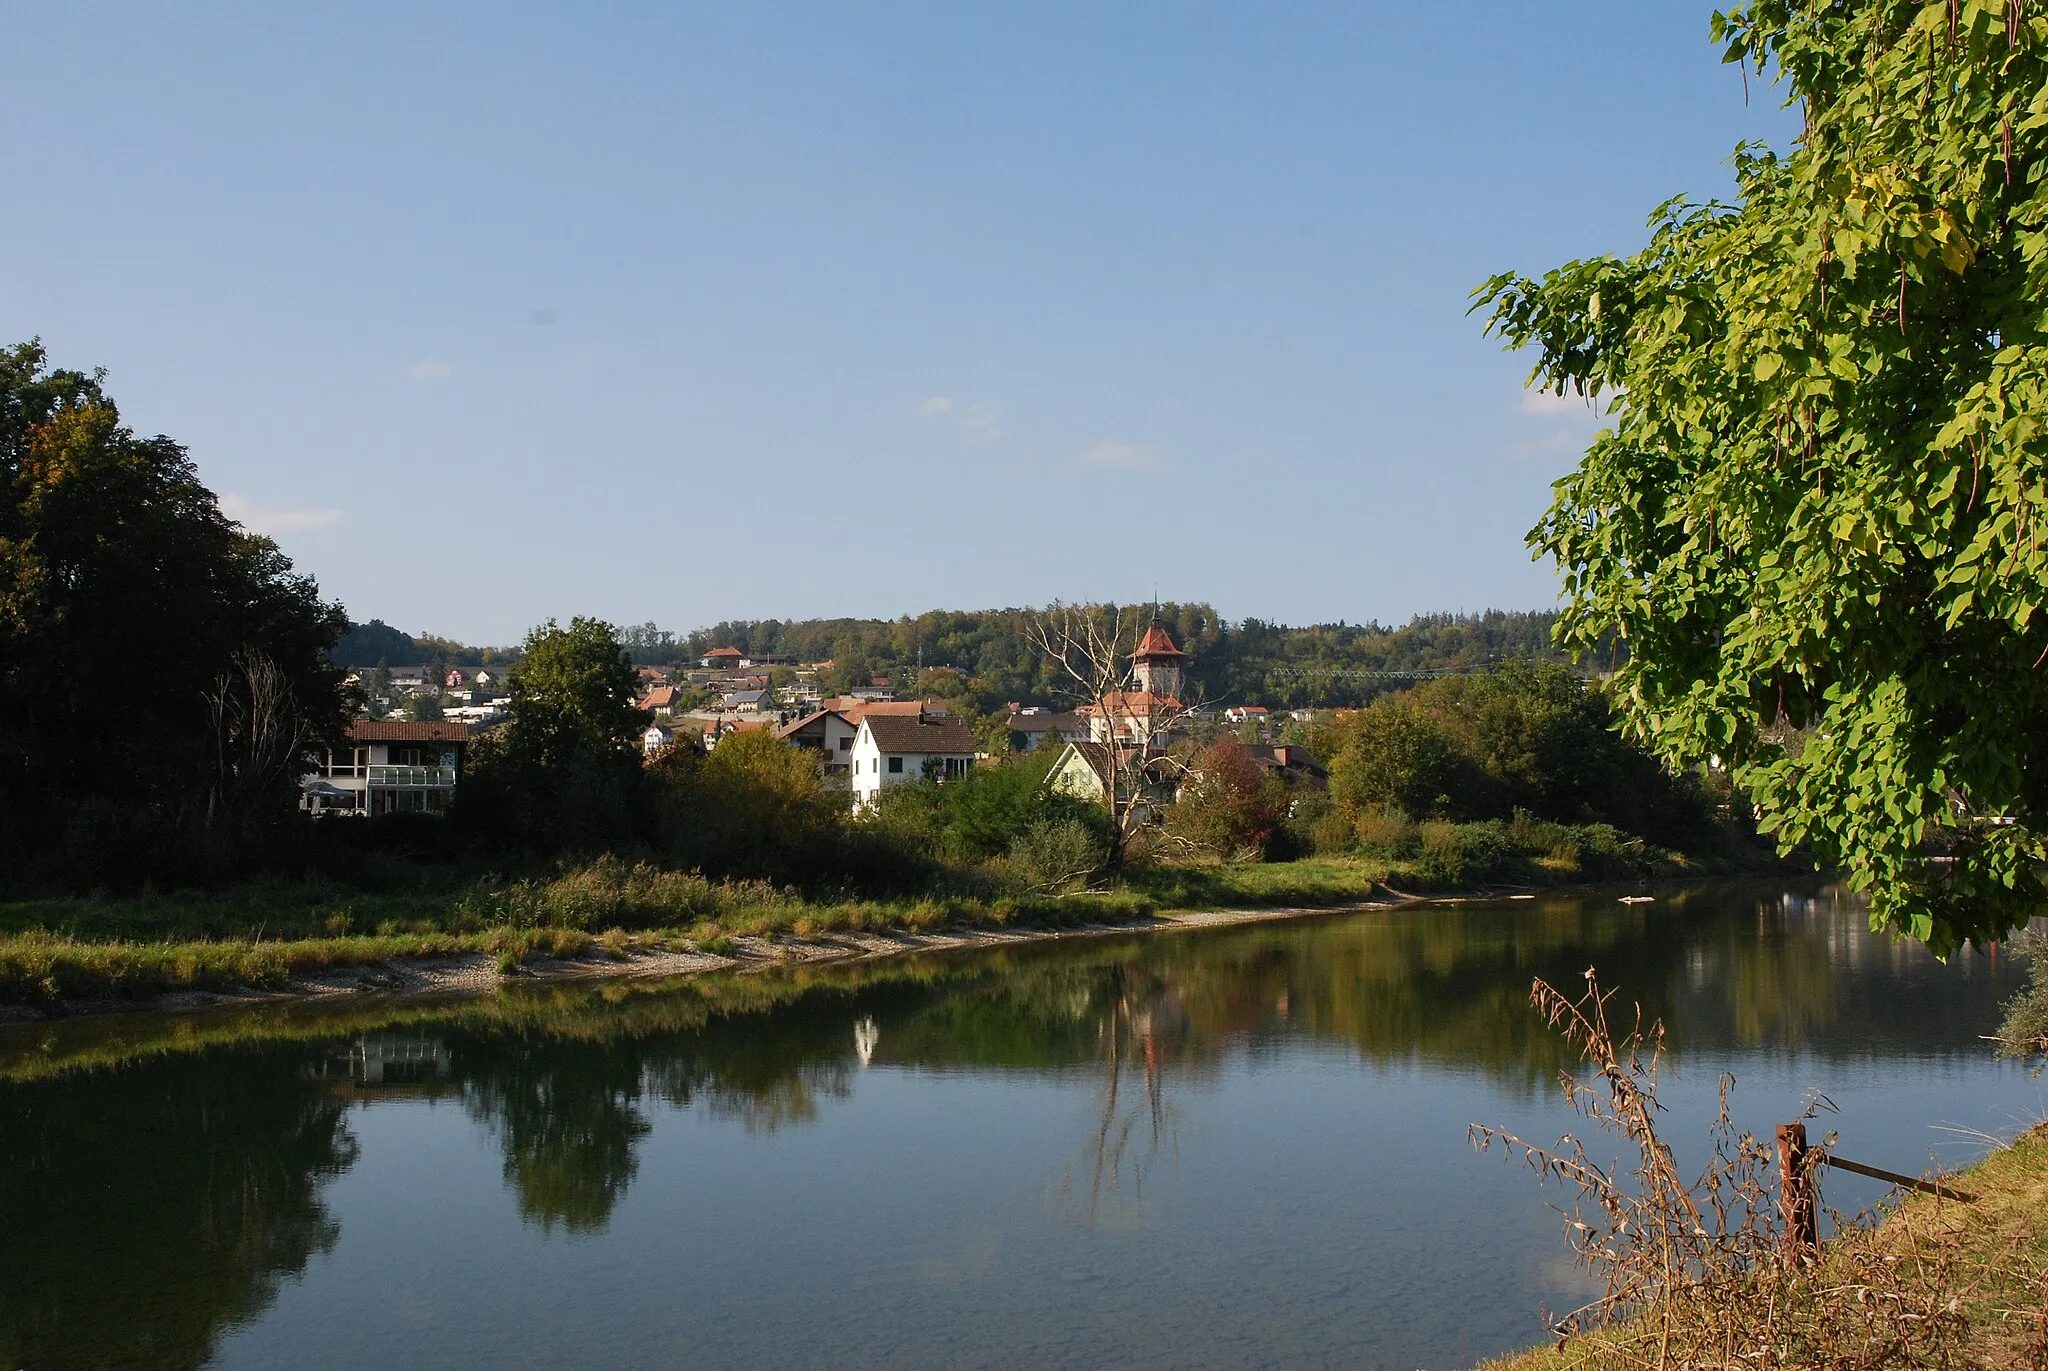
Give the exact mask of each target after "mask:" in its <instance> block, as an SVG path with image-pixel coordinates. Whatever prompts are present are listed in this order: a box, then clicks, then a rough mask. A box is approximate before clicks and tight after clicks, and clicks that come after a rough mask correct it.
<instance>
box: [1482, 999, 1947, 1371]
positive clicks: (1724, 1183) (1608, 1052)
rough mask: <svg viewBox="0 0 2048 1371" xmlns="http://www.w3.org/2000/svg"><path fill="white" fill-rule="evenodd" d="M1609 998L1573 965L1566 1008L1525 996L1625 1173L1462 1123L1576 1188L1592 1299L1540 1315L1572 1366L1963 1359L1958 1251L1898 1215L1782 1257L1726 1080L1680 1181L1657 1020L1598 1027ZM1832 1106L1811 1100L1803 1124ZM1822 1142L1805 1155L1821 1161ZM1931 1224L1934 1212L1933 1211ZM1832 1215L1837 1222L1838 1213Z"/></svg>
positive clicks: (1770, 1204) (1580, 1247)
mask: <svg viewBox="0 0 2048 1371" xmlns="http://www.w3.org/2000/svg"><path fill="white" fill-rule="evenodd" d="M1613 996H1614V992H1612V991H1605V992H1603V991H1602V990H1601V988H1600V983H1599V979H1598V977H1597V975H1596V974H1595V973H1594V972H1593V971H1592V970H1590V969H1589V970H1588V971H1587V972H1586V989H1585V993H1584V994H1583V995H1581V996H1580V997H1579V998H1577V999H1572V998H1570V997H1568V996H1566V995H1565V994H1563V993H1562V992H1560V991H1558V990H1557V989H1555V988H1554V987H1552V986H1550V985H1549V984H1547V983H1545V982H1543V981H1541V980H1539V981H1537V982H1536V983H1535V985H1534V987H1533V988H1532V990H1531V992H1530V999H1531V1001H1532V1002H1533V1003H1534V1004H1535V1006H1536V1007H1537V1009H1538V1010H1540V1011H1541V1012H1542V1013H1543V1015H1544V1017H1545V1019H1546V1021H1547V1022H1548V1023H1549V1025H1550V1026H1551V1027H1552V1028H1554V1029H1556V1030H1557V1031H1558V1032H1560V1033H1561V1034H1562V1035H1563V1036H1564V1038H1565V1040H1566V1041H1567V1042H1568V1043H1570V1044H1571V1045H1572V1046H1573V1047H1574V1048H1576V1049H1577V1050H1578V1052H1579V1053H1580V1055H1581V1057H1582V1058H1583V1059H1584V1060H1585V1061H1586V1062H1588V1063H1589V1064H1590V1065H1591V1066H1592V1068H1593V1072H1592V1075H1591V1076H1590V1077H1587V1078H1585V1079H1582V1078H1580V1077H1578V1076H1574V1075H1573V1074H1571V1073H1570V1072H1560V1073H1559V1080H1560V1083H1561V1084H1562V1085H1563V1087H1564V1091H1565V1097H1566V1099H1567V1100H1568V1101H1569V1102H1570V1103H1571V1106H1572V1108H1573V1109H1574V1111H1576V1112H1577V1113H1578V1114H1580V1115H1581V1116H1582V1117H1584V1118H1587V1119H1590V1120H1592V1121H1593V1123H1594V1124H1596V1125H1597V1126H1598V1127H1599V1129H1600V1130H1601V1131H1603V1132H1612V1133H1620V1134H1622V1135H1623V1136H1624V1137H1625V1138H1626V1139H1627V1140H1628V1142H1629V1144H1630V1146H1631V1148H1632V1149H1633V1152H1634V1159H1633V1165H1632V1166H1630V1167H1628V1168H1627V1169H1626V1170H1624V1168H1623V1166H1622V1164H1621V1163H1619V1162H1616V1163H1614V1164H1612V1165H1610V1166H1608V1167H1602V1166H1600V1165H1599V1164H1598V1163H1596V1162H1594V1161H1593V1160H1592V1159H1591V1158H1590V1157H1589V1156H1588V1155H1587V1152H1586V1148H1585V1145H1584V1144H1583V1143H1582V1142H1581V1141H1580V1139H1579V1138H1577V1137H1576V1136H1574V1135H1572V1134H1570V1133H1567V1134H1565V1135H1564V1136H1563V1137H1562V1138H1560V1139H1559V1140H1558V1142H1557V1143H1556V1144H1555V1145H1554V1146H1552V1147H1547V1148H1546V1147H1539V1146H1536V1145H1535V1144H1532V1143H1529V1142H1526V1141H1524V1140H1523V1139H1521V1138H1519V1137H1516V1136H1515V1135H1514V1134H1512V1133H1508V1132H1506V1131H1504V1130H1501V1129H1496V1128H1490V1127H1486V1126H1484V1125H1474V1126H1473V1127H1472V1128H1471V1130H1470V1134H1471V1138H1472V1141H1473V1143H1474V1145H1475V1146H1476V1147H1478V1148H1479V1150H1481V1151H1487V1150H1490V1149H1491V1147H1492V1146H1493V1144H1495V1143H1499V1144H1500V1145H1501V1146H1502V1148H1503V1149H1504V1150H1505V1152H1506V1153H1507V1154H1508V1155H1509V1156H1519V1157H1520V1158H1522V1160H1523V1161H1525V1162H1526V1163H1527V1164H1528V1166H1529V1167H1530V1169H1531V1170H1533V1171H1534V1172H1535V1173H1536V1174H1537V1176H1538V1177H1539V1178H1540V1179H1541V1180H1543V1181H1545V1182H1548V1181H1550V1180H1553V1179H1554V1180H1556V1181H1559V1182H1561V1183H1562V1184H1564V1185H1566V1186H1568V1187H1570V1188H1572V1189H1573V1190H1574V1191H1575V1192H1576V1195H1575V1199H1574V1202H1573V1203H1572V1205H1571V1207H1570V1208H1569V1209H1566V1208H1563V1207H1561V1206H1560V1207H1558V1209H1559V1212H1560V1213H1561V1214H1563V1216H1564V1219H1565V1233H1566V1238H1567V1240H1568V1241H1569V1242H1570V1243H1571V1245H1572V1248H1573V1251H1574V1252H1575V1254H1576V1255H1577V1258H1578V1261H1579V1264H1580V1265H1581V1266H1582V1267H1583V1268H1586V1269H1588V1270H1591V1271H1593V1272H1595V1273H1596V1274H1598V1275H1600V1276H1601V1277H1602V1278H1603V1279H1604V1283H1605V1286H1606V1291H1605V1293H1604V1294H1603V1295H1601V1297H1600V1298H1598V1299H1596V1300H1594V1301H1592V1302H1591V1303H1589V1304H1587V1305H1585V1306H1583V1307H1581V1308H1579V1309H1577V1310H1574V1311H1573V1312H1572V1313H1570V1314H1567V1315H1565V1316H1564V1317H1563V1318H1559V1319H1555V1320H1553V1321H1552V1325H1551V1326H1552V1329H1553V1331H1554V1332H1556V1333H1557V1335H1558V1338H1559V1344H1558V1345H1559V1348H1560V1349H1561V1350H1562V1349H1565V1348H1571V1349H1573V1350H1574V1351H1575V1352H1576V1353H1578V1355H1576V1356H1573V1357H1571V1358H1570V1359H1569V1360H1570V1364H1573V1365H1591V1366H1617V1367H1645V1368H1649V1367H1654V1368H1657V1369H1658V1371H1666V1368H1730V1369H1731V1371H1732V1368H1738V1367H1739V1368H1743V1369H1744V1371H1754V1369H1755V1368H1773V1369H1775V1368H1785V1369H1786V1371H1790V1368H1795V1367H1796V1368H1810V1367H1827V1368H1837V1369H1839V1371H1878V1368H1890V1367H1906V1366H1911V1367H1928V1366H1943V1367H1945V1366H1959V1365H1963V1364H1964V1362H1963V1360H1962V1349H1963V1343H1964V1336H1965V1334H1966V1333H1967V1331H1968V1328H1967V1320H1966V1319H1965V1318H1964V1316H1963V1314H1962V1312H1961V1311H1962V1307H1963V1302H1964V1301H1965V1299H1966V1298H1967V1296H1968V1294H1969V1293H1970V1292H1969V1291H1968V1290H1966V1289H1965V1288H1964V1281H1963V1279H1962V1273H1961V1272H1960V1270H1959V1269H1958V1267H1959V1264H1958V1257H1957V1250H1956V1245H1955V1244H1954V1243H1953V1242H1948V1241H1940V1240H1931V1241H1930V1240H1928V1235H1927V1234H1925V1233H1923V1232H1922V1226H1921V1225H1919V1224H1917V1223H1916V1222H1915V1221H1914V1220H1913V1219H1912V1218H1911V1216H1910V1215H1909V1214H1906V1213H1901V1214H1900V1215H1898V1216H1897V1217H1895V1218H1894V1220H1893V1222H1892V1223H1890V1224H1888V1225H1887V1226H1886V1227H1885V1228H1884V1229H1883V1230H1882V1232H1873V1231H1871V1230H1868V1229H1865V1228H1861V1227H1858V1226H1856V1225H1854V1224H1849V1223H1840V1224H1839V1226H1840V1228H1841V1231H1842V1232H1843V1234H1844V1236H1843V1237H1842V1238H1840V1239H1838V1240H1836V1241H1835V1242H1833V1243H1830V1244H1829V1245H1828V1249H1827V1251H1826V1253H1825V1254H1824V1256H1822V1257H1821V1258H1820V1259H1818V1260H1794V1259H1790V1258H1788V1255H1787V1251H1786V1247H1785V1244H1784V1241H1783V1233H1782V1230H1781V1227H1780V1224H1779V1221H1778V1217H1777V1205H1776V1199H1775V1195H1774V1193H1773V1192H1774V1190H1775V1184H1774V1183H1775V1179H1776V1178H1775V1176H1774V1174H1773V1168H1774V1163H1775V1148H1774V1147H1773V1146H1772V1145H1770V1144H1766V1143H1764V1142H1761V1141H1759V1140H1758V1138H1757V1137H1756V1135H1755V1134H1753V1133H1749V1132H1737V1131H1736V1129H1735V1126H1734V1123H1733V1120H1732V1117H1731V1115H1730V1112H1729V1096H1730V1092H1731V1091H1732V1089H1733V1087H1734V1084H1735V1081H1734V1077H1732V1076H1730V1075H1728V1074H1727V1073H1725V1072H1724V1073H1723V1074H1722V1076H1721V1078H1720V1088H1719V1110H1718V1112H1717V1114H1716V1117H1715V1120H1714V1124H1713V1126H1712V1129H1711V1130H1710V1136H1711V1139H1712V1150H1711V1155H1710V1156H1709V1158H1708V1160H1707V1162H1706V1164H1705V1166H1704V1168H1703V1169H1702V1170H1701V1171H1700V1173H1699V1175H1698V1177H1697V1178H1696V1179H1693V1180H1691V1181H1687V1180H1686V1179H1685V1176H1684V1173H1682V1172H1681V1171H1680V1169H1679V1164H1678V1161H1677V1159H1676V1157H1675V1156H1674V1154H1673V1152H1672V1149H1671V1147H1670V1146H1669V1145H1668V1144H1667V1143H1666V1142H1665V1141H1664V1140H1663V1139H1662V1137H1660V1136H1659V1134H1658V1132H1657V1115H1658V1114H1659V1113H1661V1112H1663V1106H1662V1105H1661V1104H1660V1103H1659V1102H1658V1098H1657V1090H1658V1073H1659V1070H1660V1068H1661V1066H1662V1063H1663V1057H1664V1036H1665V1035H1664V1025H1663V1024H1662V1023H1661V1022H1654V1021H1653V1022H1651V1023H1648V1024H1647V1025H1646V1024H1645V1023H1644V1021H1643V1015H1642V1010H1641V1008H1640V1006H1638V1007H1637V1008H1636V1010H1635V1015H1634V1020H1633V1023H1632V1024H1631V1025H1629V1026H1628V1028H1627V1031H1626V1032H1623V1033H1619V1034H1618V1033H1617V1032H1616V1030H1615V1027H1614V1025H1613V1024H1612V1023H1611V1021H1610V1018H1609V1012H1608V1007H1609V1002H1610V1001H1611V1000H1612V999H1613ZM1824 1107H1828V1106H1827V1102H1826V1100H1825V1099H1824V1098H1822V1097H1818V1096H1816V1097H1814V1098H1813V1099H1812V1100H1811V1101H1810V1102H1809V1104H1808V1107H1807V1110H1806V1114H1805V1117H1811V1116H1812V1115H1813V1114H1814V1113H1815V1112H1816V1111H1817V1110H1818V1109H1820V1108H1824ZM1832 1142H1833V1139H1832V1137H1830V1138H1828V1139H1827V1140H1826V1141H1825V1142H1823V1143H1822V1144H1821V1146H1820V1147H1819V1148H1815V1149H1813V1150H1812V1151H1810V1152H1809V1154H1808V1158H1809V1163H1808V1164H1809V1165H1816V1166H1817V1165H1818V1164H1819V1163H1820V1160H1821V1157H1822V1155H1823V1150H1824V1149H1825V1148H1826V1147H1828V1146H1830V1145H1832ZM1937 1216H1938V1211H1937ZM1837 1218H1838V1222H1839V1216H1837Z"/></svg>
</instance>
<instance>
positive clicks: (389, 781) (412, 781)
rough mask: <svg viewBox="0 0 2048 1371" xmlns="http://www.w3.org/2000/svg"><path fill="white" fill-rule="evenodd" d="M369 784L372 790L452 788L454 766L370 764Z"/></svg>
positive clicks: (453, 784) (453, 783)
mask: <svg viewBox="0 0 2048 1371" xmlns="http://www.w3.org/2000/svg"><path fill="white" fill-rule="evenodd" d="M364 769H365V770H366V771H368V772H369V784H370V789H372V790H453V789H455V768H454V767H452V766H370V767H366V768H364Z"/></svg>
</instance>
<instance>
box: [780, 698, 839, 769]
mask: <svg viewBox="0 0 2048 1371" xmlns="http://www.w3.org/2000/svg"><path fill="white" fill-rule="evenodd" d="M775 736H776V737H778V738H780V739H782V741H783V742H785V743H788V744H789V745H790V746H791V747H795V748H802V749H803V750H804V751H806V752H815V753H817V754H818V764H819V765H820V766H822V767H823V768H824V769H825V779H826V780H828V781H837V780H847V779H850V778H851V777H852V774H853V741H854V739H855V738H857V737H859V736H860V725H859V724H857V723H855V722H854V721H853V720H851V719H848V718H847V717H846V716H845V715H844V714H841V713H840V712H839V711H838V710H836V709H818V710H813V711H812V712H811V713H809V714H806V715H804V717H803V718H801V719H797V720H794V721H792V722H790V723H787V724H784V725H783V726H782V727H781V728H778V729H776V730H775Z"/></svg>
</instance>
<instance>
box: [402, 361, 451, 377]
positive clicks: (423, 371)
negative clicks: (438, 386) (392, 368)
mask: <svg viewBox="0 0 2048 1371" xmlns="http://www.w3.org/2000/svg"><path fill="white" fill-rule="evenodd" d="M454 372H455V368H454V367H451V366H449V365H448V364H447V363H446V362H436V361H434V360H432V359H431V358H430V359H428V360H427V361H424V362H414V363H413V364H412V370H411V371H410V372H408V373H407V374H408V375H410V376H411V377H412V379H413V380H415V381H438V380H441V379H442V378H443V377H446V376H450V375H453V374H454Z"/></svg>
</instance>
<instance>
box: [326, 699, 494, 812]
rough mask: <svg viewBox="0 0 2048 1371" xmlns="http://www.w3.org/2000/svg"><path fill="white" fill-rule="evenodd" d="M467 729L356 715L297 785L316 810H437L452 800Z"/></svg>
mask: <svg viewBox="0 0 2048 1371" xmlns="http://www.w3.org/2000/svg"><path fill="white" fill-rule="evenodd" d="M468 747H469V729H468V727H467V726H466V725H464V724H460V723H450V722H445V721H444V722H440V723H419V724H416V723H403V722H399V721H396V720H389V719H358V720H356V721H355V722H354V723H352V724H350V725H349V726H348V733H347V735H346V737H345V738H344V740H343V743H342V745H341V746H340V747H336V748H333V749H330V750H329V751H328V752H327V753H326V754H325V756H324V758H323V761H322V763H321V765H320V767H319V768H318V769H317V770H315V771H314V772H313V773H312V774H311V775H308V776H306V777H304V778H303V779H302V781H301V783H300V801H299V803H300V807H301V808H302V809H305V810H307V811H309V812H311V813H314V814H372V815H374V814H440V813H444V812H445V811H446V810H447V808H448V805H449V804H450V802H451V801H453V800H454V798H455V787H456V784H457V782H458V781H459V780H460V779H461V775H462V758H463V754H464V752H466V751H467V750H468Z"/></svg>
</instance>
